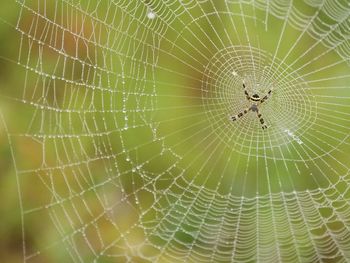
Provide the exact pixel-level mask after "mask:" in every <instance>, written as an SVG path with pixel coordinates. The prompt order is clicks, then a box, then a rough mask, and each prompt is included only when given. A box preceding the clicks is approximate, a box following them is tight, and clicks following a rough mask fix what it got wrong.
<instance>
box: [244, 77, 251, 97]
mask: <svg viewBox="0 0 350 263" xmlns="http://www.w3.org/2000/svg"><path fill="white" fill-rule="evenodd" d="M243 90H244V94H245V96H246V98H247V100H249V101H250V96H249V93H248V91H247V88H246V86H245V82H244V80H243Z"/></svg>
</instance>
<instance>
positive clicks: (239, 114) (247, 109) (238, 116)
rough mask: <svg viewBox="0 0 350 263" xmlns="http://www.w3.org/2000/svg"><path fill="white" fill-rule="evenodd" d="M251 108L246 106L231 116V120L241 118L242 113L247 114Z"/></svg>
mask: <svg viewBox="0 0 350 263" xmlns="http://www.w3.org/2000/svg"><path fill="white" fill-rule="evenodd" d="M251 109H252V108H251V107H250V108H246V109H244V110H243V111H242V112H240V113H238V114H237V115H234V116H231V120H232V121H236V120H237V119H239V118H242V117H243V115H245V114H247V113H248V112H249V111H250V110H251Z"/></svg>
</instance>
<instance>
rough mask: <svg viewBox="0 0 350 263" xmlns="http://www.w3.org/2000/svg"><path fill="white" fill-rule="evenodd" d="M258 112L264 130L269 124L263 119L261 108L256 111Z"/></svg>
mask: <svg viewBox="0 0 350 263" xmlns="http://www.w3.org/2000/svg"><path fill="white" fill-rule="evenodd" d="M256 114H257V116H258V118H259V121H260V123H261V128H262V129H263V130H265V129H267V125H266V124H265V121H264V119H263V117H262V115H261V113H260V112H259V110H257V111H256Z"/></svg>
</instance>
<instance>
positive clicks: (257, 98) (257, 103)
mask: <svg viewBox="0 0 350 263" xmlns="http://www.w3.org/2000/svg"><path fill="white" fill-rule="evenodd" d="M243 90H244V94H245V96H246V98H247V100H248V101H249V102H252V104H251V106H250V107H248V108H246V109H244V110H243V111H242V112H240V113H238V114H237V115H235V116H232V117H231V119H232V121H236V120H237V119H238V118H241V117H242V116H243V115H244V114H247V113H248V112H249V111H253V112H256V114H257V116H258V118H259V120H260V123H261V127H262V128H263V130H264V129H267V126H266V124H265V121H264V119H263V117H262V115H261V113H260V112H259V106H260V105H261V104H262V103H264V102H265V101H266V100H267V99H268V98H269V97H270V96H271V94H272V89H270V90H269V91H268V92H267V94H266V95H265V96H264V97H263V98H260V96H259V95H258V94H254V95H253V96H250V95H249V93H248V91H247V88H246V85H245V82H244V80H243Z"/></svg>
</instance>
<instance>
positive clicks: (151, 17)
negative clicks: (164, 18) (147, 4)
mask: <svg viewBox="0 0 350 263" xmlns="http://www.w3.org/2000/svg"><path fill="white" fill-rule="evenodd" d="M147 17H148V18H149V19H155V18H156V14H155V13H154V12H153V11H149V12H148V13H147Z"/></svg>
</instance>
